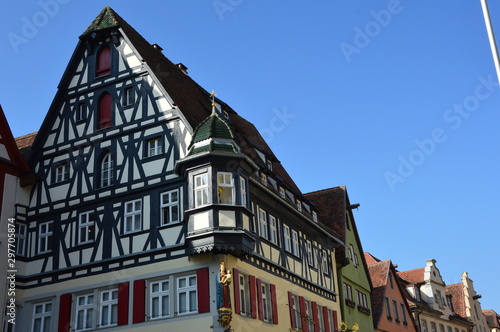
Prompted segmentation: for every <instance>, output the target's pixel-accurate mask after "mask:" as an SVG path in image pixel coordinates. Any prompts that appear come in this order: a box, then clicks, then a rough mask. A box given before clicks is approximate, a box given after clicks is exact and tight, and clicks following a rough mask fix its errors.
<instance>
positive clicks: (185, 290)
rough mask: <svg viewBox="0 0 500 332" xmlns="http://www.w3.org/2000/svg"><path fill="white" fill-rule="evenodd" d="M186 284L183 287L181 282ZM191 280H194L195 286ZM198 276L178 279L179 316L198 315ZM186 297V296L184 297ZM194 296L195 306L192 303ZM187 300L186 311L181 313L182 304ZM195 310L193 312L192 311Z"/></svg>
mask: <svg viewBox="0 0 500 332" xmlns="http://www.w3.org/2000/svg"><path fill="white" fill-rule="evenodd" d="M182 280H184V281H185V282H186V284H185V286H183V287H181V285H180V284H181V281H182ZM191 280H194V284H190V282H191ZM197 283H198V281H197V280H196V274H192V275H187V276H181V277H177V280H176V304H177V315H179V316H181V315H189V314H195V313H198V303H197V302H198V298H197V296H198V290H197ZM183 295H184V296H183ZM193 295H194V302H195V303H194V305H193V304H192V303H191V302H192V301H191V296H193ZM183 298H184V299H185V300H184V301H185V311H182V312H181V302H182V301H183ZM191 309H193V310H191Z"/></svg>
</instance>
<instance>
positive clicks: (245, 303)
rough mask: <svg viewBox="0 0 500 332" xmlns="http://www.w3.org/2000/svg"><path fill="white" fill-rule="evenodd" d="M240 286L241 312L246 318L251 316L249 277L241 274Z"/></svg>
mask: <svg viewBox="0 0 500 332" xmlns="http://www.w3.org/2000/svg"><path fill="white" fill-rule="evenodd" d="M237 282H239V285H240V312H241V314H242V315H244V316H248V315H250V292H249V288H247V285H248V275H246V274H244V273H241V272H240V274H239V280H238V281H237Z"/></svg>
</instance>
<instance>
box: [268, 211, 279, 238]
mask: <svg viewBox="0 0 500 332" xmlns="http://www.w3.org/2000/svg"><path fill="white" fill-rule="evenodd" d="M269 241H271V242H272V243H274V244H278V225H277V220H276V217H275V216H273V215H271V214H270V215H269Z"/></svg>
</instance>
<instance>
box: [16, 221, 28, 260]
mask: <svg viewBox="0 0 500 332" xmlns="http://www.w3.org/2000/svg"><path fill="white" fill-rule="evenodd" d="M27 231H28V225H25V224H21V223H16V255H19V256H24V255H26V236H27Z"/></svg>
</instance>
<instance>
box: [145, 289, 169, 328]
mask: <svg viewBox="0 0 500 332" xmlns="http://www.w3.org/2000/svg"><path fill="white" fill-rule="evenodd" d="M149 286H150V318H151V319H158V318H164V317H169V316H170V281H169V280H161V281H155V282H152V283H150V285H149Z"/></svg>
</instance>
